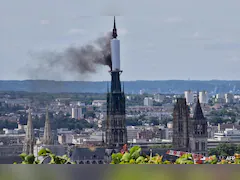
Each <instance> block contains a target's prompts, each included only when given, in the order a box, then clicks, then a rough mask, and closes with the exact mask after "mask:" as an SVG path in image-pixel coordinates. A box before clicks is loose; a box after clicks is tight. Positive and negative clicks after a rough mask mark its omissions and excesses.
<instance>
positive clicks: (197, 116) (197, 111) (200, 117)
mask: <svg viewBox="0 0 240 180" xmlns="http://www.w3.org/2000/svg"><path fill="white" fill-rule="evenodd" d="M193 119H195V120H203V119H205V118H204V115H203V112H202V107H201V104H200V101H199V97H198V96H197V102H196V106H195V109H194V114H193Z"/></svg>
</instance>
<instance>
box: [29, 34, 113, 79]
mask: <svg viewBox="0 0 240 180" xmlns="http://www.w3.org/2000/svg"><path fill="white" fill-rule="evenodd" d="M110 40H111V33H107V35H106V36H103V37H100V38H98V39H96V40H95V41H93V42H92V43H89V44H86V45H84V46H69V47H67V48H66V49H65V50H63V51H62V52H52V51H47V52H46V51H45V52H40V53H37V54H36V53H33V54H31V59H32V61H33V62H32V63H34V65H35V67H34V68H31V69H29V70H28V73H30V76H31V77H32V78H34V79H39V77H42V76H43V75H44V74H43V73H45V76H52V77H53V79H57V76H59V75H60V74H59V73H61V74H64V73H73V74H78V75H86V74H91V73H96V72H97V68H98V66H99V65H106V66H109V68H110V69H111V68H112V61H111V47H110ZM59 71H61V72H59ZM54 73H55V76H54V75H53V74H54ZM52 77H51V78H52Z"/></svg>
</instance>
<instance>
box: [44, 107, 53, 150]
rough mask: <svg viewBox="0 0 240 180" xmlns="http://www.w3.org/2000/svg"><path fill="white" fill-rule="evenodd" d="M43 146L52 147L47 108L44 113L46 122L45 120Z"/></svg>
mask: <svg viewBox="0 0 240 180" xmlns="http://www.w3.org/2000/svg"><path fill="white" fill-rule="evenodd" d="M43 144H44V145H52V144H53V139H52V130H51V126H50V121H49V116H48V107H47V111H46V120H45V127H44V135H43Z"/></svg>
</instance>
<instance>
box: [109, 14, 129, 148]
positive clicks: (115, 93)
mask: <svg viewBox="0 0 240 180" xmlns="http://www.w3.org/2000/svg"><path fill="white" fill-rule="evenodd" d="M111 59H112V68H111V72H110V73H111V78H112V79H111V90H110V92H108V93H107V121H106V145H107V147H108V148H113V149H115V148H118V147H122V146H123V145H124V144H127V129H126V122H125V121H126V117H125V94H124V92H123V91H122V88H121V82H120V74H121V73H122V71H121V70H120V41H119V40H118V39H117V28H116V23H115V17H114V26H113V33H112V39H111Z"/></svg>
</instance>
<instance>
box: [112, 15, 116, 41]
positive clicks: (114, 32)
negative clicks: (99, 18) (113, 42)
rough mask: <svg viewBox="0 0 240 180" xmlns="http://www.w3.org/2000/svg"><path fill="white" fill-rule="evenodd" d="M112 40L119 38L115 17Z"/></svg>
mask: <svg viewBox="0 0 240 180" xmlns="http://www.w3.org/2000/svg"><path fill="white" fill-rule="evenodd" d="M112 38H114V39H116V38H117V28H116V21H115V16H114V22H113V32H112Z"/></svg>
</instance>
